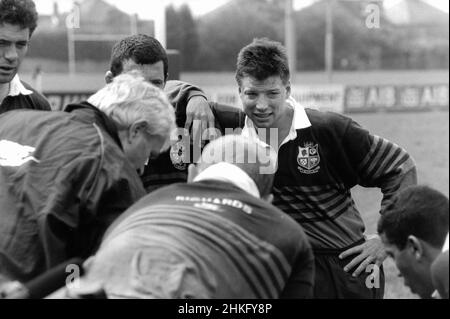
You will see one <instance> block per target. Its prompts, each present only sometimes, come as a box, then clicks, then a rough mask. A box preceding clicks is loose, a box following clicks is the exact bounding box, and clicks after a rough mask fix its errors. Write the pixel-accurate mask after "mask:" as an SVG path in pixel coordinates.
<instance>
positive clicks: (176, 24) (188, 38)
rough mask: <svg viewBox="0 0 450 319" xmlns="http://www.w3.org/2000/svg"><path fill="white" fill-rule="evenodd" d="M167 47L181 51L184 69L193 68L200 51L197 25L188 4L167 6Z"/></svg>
mask: <svg viewBox="0 0 450 319" xmlns="http://www.w3.org/2000/svg"><path fill="white" fill-rule="evenodd" d="M166 23H167V47H168V49H175V50H179V51H180V55H181V59H182V61H183V62H182V64H183V69H184V70H193V69H194V68H195V66H196V61H197V56H198V51H199V36H198V32H197V26H196V22H195V20H194V18H193V17H192V13H191V10H190V8H189V6H188V5H186V4H183V5H182V6H181V7H180V8H179V9H176V8H175V7H174V6H173V5H170V6H168V7H167V8H166Z"/></svg>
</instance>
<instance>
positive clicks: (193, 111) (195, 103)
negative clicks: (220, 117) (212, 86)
mask: <svg viewBox="0 0 450 319" xmlns="http://www.w3.org/2000/svg"><path fill="white" fill-rule="evenodd" d="M191 126H192V131H191V141H192V140H193V139H201V145H202V146H203V145H204V144H205V138H206V139H210V140H211V139H214V138H215V134H214V133H215V125H214V114H213V112H212V111H211V108H210V107H209V103H208V101H207V100H206V99H205V98H204V97H203V96H194V97H191V98H190V99H189V102H188V105H187V107H186V123H185V126H184V127H185V129H187V130H190V128H191ZM202 137H203V138H202Z"/></svg>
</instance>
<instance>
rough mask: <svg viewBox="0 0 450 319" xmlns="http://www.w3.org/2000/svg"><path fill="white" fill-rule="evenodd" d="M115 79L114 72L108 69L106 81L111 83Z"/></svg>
mask: <svg viewBox="0 0 450 319" xmlns="http://www.w3.org/2000/svg"><path fill="white" fill-rule="evenodd" d="M113 79H114V75H113V74H112V72H111V71H106V74H105V82H106V84H109V83H111V82H112V81H113Z"/></svg>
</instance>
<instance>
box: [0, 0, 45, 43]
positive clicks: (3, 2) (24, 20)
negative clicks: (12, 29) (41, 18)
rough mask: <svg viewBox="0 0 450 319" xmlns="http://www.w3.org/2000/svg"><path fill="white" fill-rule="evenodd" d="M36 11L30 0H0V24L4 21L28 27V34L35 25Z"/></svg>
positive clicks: (32, 30) (36, 19)
mask: <svg viewBox="0 0 450 319" xmlns="http://www.w3.org/2000/svg"><path fill="white" fill-rule="evenodd" d="M37 21H38V13H37V11H36V6H35V4H34V2H33V1H31V0H0V25H3V24H5V23H7V24H12V25H19V26H20V27H21V28H22V29H29V30H30V36H31V34H33V32H34V30H35V29H36V27H37Z"/></svg>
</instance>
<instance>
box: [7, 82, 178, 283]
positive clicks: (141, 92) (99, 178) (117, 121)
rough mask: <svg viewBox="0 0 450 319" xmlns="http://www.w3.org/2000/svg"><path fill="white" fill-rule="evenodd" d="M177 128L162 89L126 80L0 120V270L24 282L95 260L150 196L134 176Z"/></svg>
mask: <svg viewBox="0 0 450 319" xmlns="http://www.w3.org/2000/svg"><path fill="white" fill-rule="evenodd" d="M174 128H175V116H174V111H173V108H172V107H171V105H170V104H169V102H168V101H167V98H166V96H165V95H164V93H163V92H162V91H161V90H160V89H158V88H156V87H154V86H153V85H152V84H150V83H147V82H146V81H145V80H144V79H143V78H142V77H140V76H137V75H136V74H133V75H130V74H123V75H120V76H118V77H117V78H115V80H114V81H113V82H112V83H110V84H108V85H106V86H105V87H104V88H102V89H101V90H99V91H98V92H97V93H96V94H94V95H93V96H92V97H91V98H90V99H89V100H88V102H84V103H81V104H78V105H69V106H68V107H67V112H39V111H30V110H27V111H23V110H14V111H10V112H6V113H4V114H2V115H1V116H0V145H1V146H0V220H1V221H2V222H1V223H0V274H2V275H4V276H6V277H8V278H10V279H12V280H19V281H27V280H30V279H32V278H33V277H35V276H37V275H39V274H41V273H42V272H44V271H45V270H47V269H50V268H52V267H54V266H55V265H58V264H59V263H61V262H63V261H65V260H67V259H69V258H71V257H82V258H83V257H87V256H89V255H91V254H92V253H93V252H94V250H95V249H96V247H97V246H98V243H99V241H100V239H101V236H102V235H103V233H104V231H105V230H106V229H107V227H108V226H109V225H110V224H111V222H112V221H113V220H114V219H115V218H116V217H118V216H119V215H120V214H121V213H122V212H123V211H125V210H126V209H127V208H128V207H129V206H131V204H133V203H134V202H136V201H137V200H138V199H139V198H140V197H142V196H143V195H145V190H144V188H143V186H142V183H141V181H140V178H139V176H138V174H137V170H139V169H142V168H143V167H144V165H145V162H146V161H147V159H148V157H149V154H157V153H159V152H160V151H161V150H162V149H163V148H164V146H165V145H167V141H168V140H169V138H170V134H171V132H172V130H173V129H174Z"/></svg>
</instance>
